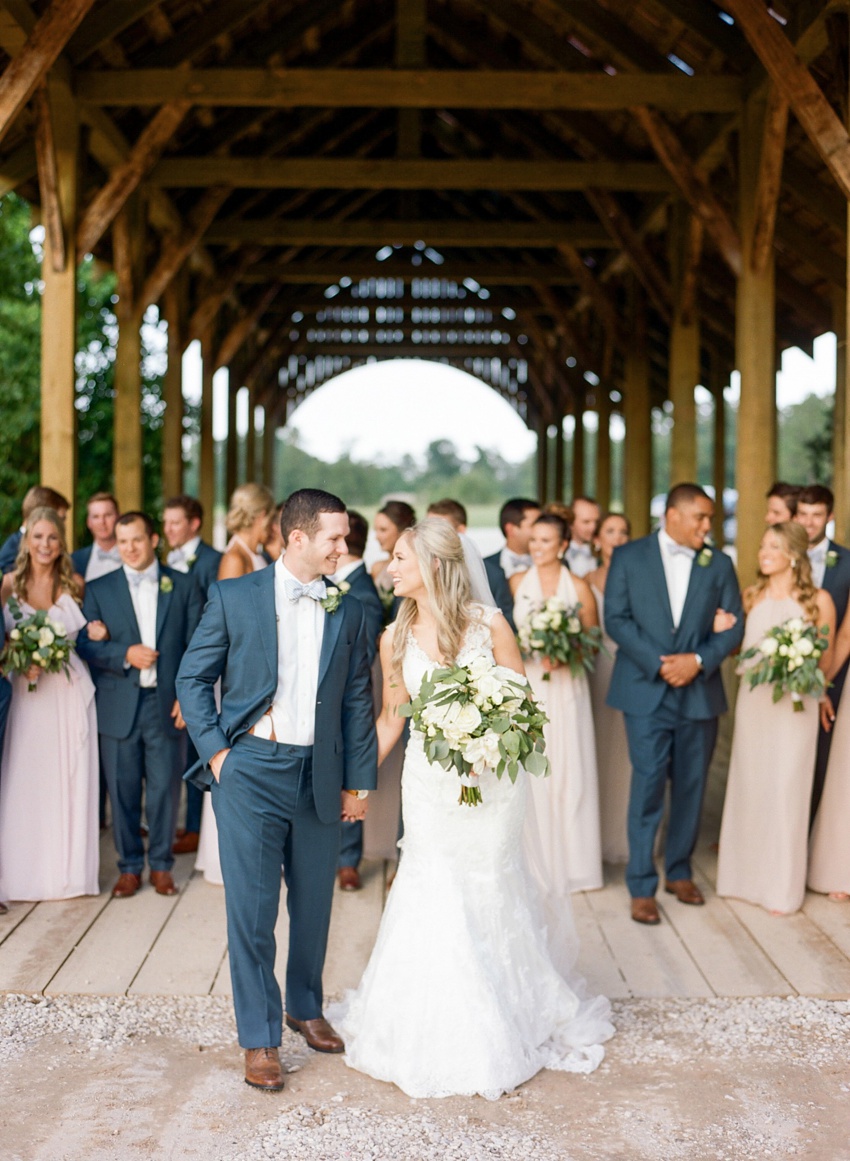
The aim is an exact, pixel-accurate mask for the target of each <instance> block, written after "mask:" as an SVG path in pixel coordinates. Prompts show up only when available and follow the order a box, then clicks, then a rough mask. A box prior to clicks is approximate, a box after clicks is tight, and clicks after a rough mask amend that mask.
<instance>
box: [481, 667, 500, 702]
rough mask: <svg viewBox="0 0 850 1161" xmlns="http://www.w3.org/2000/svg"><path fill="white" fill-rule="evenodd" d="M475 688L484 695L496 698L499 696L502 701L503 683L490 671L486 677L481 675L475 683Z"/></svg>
mask: <svg viewBox="0 0 850 1161" xmlns="http://www.w3.org/2000/svg"><path fill="white" fill-rule="evenodd" d="M475 688H476V689H477V691H478V692H479V693H480V694H481V695H482V696H483V697H489V698H495V697H496V696H498V698H499V700H500V701H501V698H502V683H501V681H499V679H498V678H497V677H494V676H493V675H492V674H489V673H488V674H486V675H485V676H484V677H479V678H478V680H477V681H476V683H475Z"/></svg>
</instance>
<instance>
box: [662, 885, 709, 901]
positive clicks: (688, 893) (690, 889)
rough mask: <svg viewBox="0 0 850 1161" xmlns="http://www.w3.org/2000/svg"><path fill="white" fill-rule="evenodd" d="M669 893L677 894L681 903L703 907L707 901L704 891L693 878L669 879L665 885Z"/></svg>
mask: <svg viewBox="0 0 850 1161" xmlns="http://www.w3.org/2000/svg"><path fill="white" fill-rule="evenodd" d="M664 890H665V891H666V892H667V894H668V895H675V896H676V898H677V899H678V900H679V902H680V903H690V904H691V905H692V906H694V907H701V906H702V905H703V903H705V899H704V898H703V894H702V891H700V889H699V887H698V886H697V885H696V883H695V882H694V881H693V879H668V880H667V883H666V885H665V887H664Z"/></svg>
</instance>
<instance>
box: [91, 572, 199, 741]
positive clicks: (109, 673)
mask: <svg viewBox="0 0 850 1161" xmlns="http://www.w3.org/2000/svg"><path fill="white" fill-rule="evenodd" d="M158 567H159V577H160V583H162V579H163V578H164V577H167V578H168V579H169V580H170V581H171V584H172V588H171V591H170V592H163V591H162V589H161V588H160V591H159V594H158V596H157V604H156V647H157V649H158V650H159V657H158V658H157V662H156V692H157V702H158V704H159V709H160V716H161V718H162V725H163V729H164V730H165V731H166V733H168V734H171V735H178V736H179V735H181V734H182V731H180V730H177V729H176V728H175V726H174V722H173V720H172V718H171V710H172V708H173V706H174V700H175V698H176V696H177V694H176V692H175V681H176V678H177V669H178V667H179V665H180V660H181V658H182V656H183V654H184V652H185V650H186V648H187V646H188V644H189V641H190V640H191V638H192V633H193V632H194V631H195V627H196V625H197V624H198V620H199V618H200V615H201V600H200V598H199V596H198V593H197V589H196V587H195V586H194V585H193V584H192V583H191V582H190V581H189V579H188V578H187V577H186V576H185V575H184V574H183V573H180V572H175V571H174V570H173V569H170V568H166V567H164V566H163V565H159V566H158ZM83 615H84V616H85V618H86V620H87V621H103V622H104V623H105V625H106V627H107V628H108V629H109V640H108V641H92V640H90V639H89V636H88V633H87V631H86V629H85V627H84V628H83V629H82V630H81V631H80V634H79V636H78V637H77V652H78V653H79V654H80V656H81V657H82V658H83V660H84V661H87V662H88V663H89V666H90V667H91V674H92V678H93V679H94V684H95V697H96V702H97V728H98V731H99V732H100V733H101V734H105V735H106V736H107V737H109V738H126V737H127V736H128V735H129V733H130V731H131V729H132V728H133V722H134V720H135V717H136V710H137V708H138V704H139V691H140V688H141V687H140V685H139V670H138V669H135V668H133V667H132V666H125V663H124V657H125V655H126V653H127V649H128V647H129V646H130V645H136V644H138V643H139V642H140V641H141V639H142V635H141V632H140V631H139V624H138V621H137V620H136V613H135V610H134V608H133V601H132V598H131V596H130V586H129V584H128V582H127V577H126V576H125V574H124V569H123V568H119V569H116V570H115V572H111V573H107V575H106V576H101V577H98V578H97V580H93V581H91V583H90V584H88V585H86V592H85V597H84V598H83Z"/></svg>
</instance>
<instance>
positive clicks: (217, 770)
mask: <svg viewBox="0 0 850 1161" xmlns="http://www.w3.org/2000/svg"><path fill="white" fill-rule="evenodd" d="M229 753H230V748H229V747H228V749H226V750H219V752H218V753H217V754H213V756H212V757H211V758H210V770H212V774H213V778H215V780H216V782H218V780H219V776H220V774H221V768H222V766H223V765H224V759H225V758H226V757H227V755H228V754H229Z"/></svg>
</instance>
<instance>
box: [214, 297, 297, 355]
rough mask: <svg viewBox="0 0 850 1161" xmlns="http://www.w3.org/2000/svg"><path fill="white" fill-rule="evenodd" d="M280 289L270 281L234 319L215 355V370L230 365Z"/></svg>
mask: <svg viewBox="0 0 850 1161" xmlns="http://www.w3.org/2000/svg"><path fill="white" fill-rule="evenodd" d="M280 289H281V288H280V283H272V285H271V286H270V287H269V288H268V290H266V291H265V293H264V294H262V295H260V299H259V301H258V302H257V303H256V304H255V305H254V306H253V307H251V309H250V310H248V311H246V312H245V313H244V314H243V315H242V317H241V318H239V319H237V320H236V322H235V323H234V324H233V326H232V327H231V328H230V330H229V331H228V332H227V334H226V335H225V336H224V338H223V339H222V340H221V343H220V345H219V348H218V352H217V354H216V356H215V367H216V370H218V368H219V367H228V366H229V365H230V363H231V361H232V360H233V359H234V358H235V356H236V354H237V353H238V352H239V351H240V350H241V348H242V346H243V345H244V343H245V341H246V339H247V338H248V336H249V335H250V334H251V332H252V331H253V330H255V329H256V327H257V324H258V323H259V321H260V319H261V318H262V317H263V315H264V314H265V313H266V311H267V310H268V308H269V307H270V306H271V304H272V303H273V302H274V300H275V298H276V297H277V295H278V294H279V293H280Z"/></svg>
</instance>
